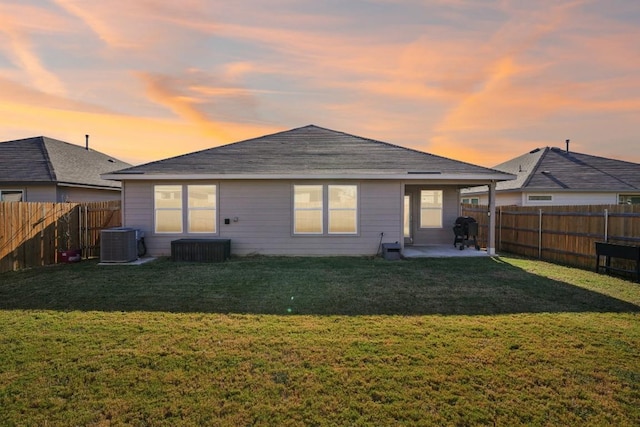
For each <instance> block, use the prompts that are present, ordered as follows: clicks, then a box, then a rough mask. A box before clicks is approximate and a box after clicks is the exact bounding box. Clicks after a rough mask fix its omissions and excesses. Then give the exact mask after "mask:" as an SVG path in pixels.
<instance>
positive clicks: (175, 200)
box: [154, 185, 182, 233]
mask: <svg viewBox="0 0 640 427" xmlns="http://www.w3.org/2000/svg"><path fill="white" fill-rule="evenodd" d="M154 193H155V195H154V202H155V219H156V233H182V186H181V185H156V186H155V191H154Z"/></svg>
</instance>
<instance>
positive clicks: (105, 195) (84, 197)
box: [57, 187, 120, 203]
mask: <svg viewBox="0 0 640 427" xmlns="http://www.w3.org/2000/svg"><path fill="white" fill-rule="evenodd" d="M112 200H120V189H119V188H118V189H115V190H98V189H95V188H80V187H58V200H57V201H58V202H78V203H83V202H109V201H112Z"/></svg>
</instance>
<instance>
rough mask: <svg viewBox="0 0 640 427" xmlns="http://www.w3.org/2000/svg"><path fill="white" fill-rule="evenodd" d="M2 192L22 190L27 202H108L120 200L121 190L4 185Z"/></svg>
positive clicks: (52, 185)
mask: <svg viewBox="0 0 640 427" xmlns="http://www.w3.org/2000/svg"><path fill="white" fill-rule="evenodd" d="M0 190H22V191H23V192H24V201H25V202H51V203H56V202H79V203H82V202H106V201H111V200H120V197H121V196H120V189H116V190H98V189H94V188H80V187H58V186H56V185H54V184H46V185H2V186H0Z"/></svg>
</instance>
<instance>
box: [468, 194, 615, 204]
mask: <svg viewBox="0 0 640 427" xmlns="http://www.w3.org/2000/svg"><path fill="white" fill-rule="evenodd" d="M529 195H536V196H547V195H551V196H552V200H551V201H546V200H535V201H533V200H532V201H529V198H528V196H529ZM462 197H464V198H469V197H471V196H469V195H463V196H462ZM462 197H461V200H462ZM473 197H478V198H479V202H478V204H480V205H488V204H489V196H487V195H486V194H479V195H474V196H473ZM617 204H618V193H589V192H581V193H578V192H573V193H568V192H567V193H565V192H549V191H547V192H545V191H530V192H509V193H507V192H501V193H497V194H496V206H575V205H617Z"/></svg>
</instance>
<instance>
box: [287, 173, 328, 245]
mask: <svg viewBox="0 0 640 427" xmlns="http://www.w3.org/2000/svg"><path fill="white" fill-rule="evenodd" d="M296 187H320V198H321V201H320V207H319V208H298V207H296ZM324 187H325V186H324V185H322V184H293V186H292V197H291V203H292V205H293V217H292V221H291V222H292V223H293V224H292V226H293V234H294V235H295V236H323V235H324V234H325V227H324V223H325V221H324V211H325V206H326V204H325V194H324V193H325V191H324ZM298 211H301V212H302V211H304V212H317V211H320V231H309V232H298V231H296V213H297V212H298Z"/></svg>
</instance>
